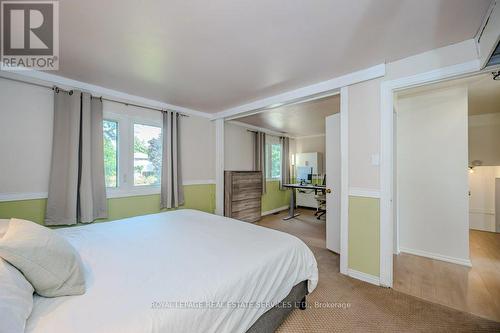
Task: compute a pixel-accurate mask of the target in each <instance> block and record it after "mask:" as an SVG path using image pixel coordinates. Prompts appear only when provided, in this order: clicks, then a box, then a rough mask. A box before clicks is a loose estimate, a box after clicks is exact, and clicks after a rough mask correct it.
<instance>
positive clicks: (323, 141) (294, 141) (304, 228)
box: [224, 93, 341, 254]
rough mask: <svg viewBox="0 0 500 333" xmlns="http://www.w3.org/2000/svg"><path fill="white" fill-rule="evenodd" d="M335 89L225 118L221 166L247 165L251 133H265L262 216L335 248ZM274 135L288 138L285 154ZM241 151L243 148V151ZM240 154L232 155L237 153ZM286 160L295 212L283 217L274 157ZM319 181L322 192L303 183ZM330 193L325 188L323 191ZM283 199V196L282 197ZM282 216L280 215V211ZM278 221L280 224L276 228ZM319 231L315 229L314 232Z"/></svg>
mask: <svg viewBox="0 0 500 333" xmlns="http://www.w3.org/2000/svg"><path fill="white" fill-rule="evenodd" d="M340 98H341V97H340V94H338V93H336V94H333V95H329V96H325V97H321V98H315V99H309V100H306V101H303V102H299V103H293V104H290V105H286V106H277V107H274V108H271V109H266V110H263V111H262V112H255V113H252V114H249V115H244V116H241V117H238V118H232V119H231V120H228V121H226V122H225V135H224V136H225V143H226V144H225V155H226V156H225V169H226V170H238V169H239V170H242V169H243V170H244V169H247V170H251V168H252V163H251V162H252V159H253V154H254V149H253V143H252V138H253V136H254V134H255V132H263V133H264V134H265V137H266V153H265V155H266V178H267V179H266V180H267V181H266V185H267V186H266V187H267V191H266V193H265V194H264V196H263V200H262V207H263V208H262V210H263V215H264V220H265V221H267V222H269V221H270V220H272V221H271V222H270V225H272V226H274V227H276V228H278V229H281V230H283V231H286V230H288V231H290V232H291V231H292V230H294V232H299V233H300V232H303V233H304V237H305V238H307V237H309V238H311V237H310V236H308V234H309V235H311V234H314V235H315V236H314V238H315V239H316V240H315V242H316V243H317V239H318V237H317V235H318V234H321V236H320V237H319V238H321V239H322V247H323V248H328V249H330V250H331V251H333V252H335V253H337V254H338V253H340V252H341V251H340V238H341V237H340V200H341V196H340V194H341V191H340V186H341V185H340V177H341V174H340V170H341V161H340V128H341V126H340V106H341V105H340V104H341V103H340ZM280 137H287V138H288V139H289V154H288V156H284V155H283V151H282V150H280ZM245 151H246V152H247V153H245ZM242 152H243V155H244V156H245V158H240V157H238V156H240V155H242ZM282 160H288V161H289V168H290V180H289V182H290V183H293V184H302V185H305V187H304V188H297V189H295V190H293V191H295V193H296V201H295V205H294V207H297V208H298V209H299V210H298V211H297V213H299V214H300V215H299V216H297V217H295V218H293V219H290V220H289V221H283V217H286V216H287V215H289V213H288V211H287V209H288V206H289V202H290V201H289V199H290V196H291V193H292V190H291V189H282V188H281V189H280V188H279V187H280V180H281V179H280V176H281V175H280V167H279V164H280V161H282ZM309 185H312V186H322V185H324V190H326V189H334V190H333V191H323V190H317V189H309V188H307V186H309ZM325 192H330V193H325ZM284 198H286V199H284ZM282 215H283V216H282ZM280 226H281V228H280ZM318 230H319V231H318Z"/></svg>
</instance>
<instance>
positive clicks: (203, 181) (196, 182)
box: [182, 179, 215, 186]
mask: <svg viewBox="0 0 500 333" xmlns="http://www.w3.org/2000/svg"><path fill="white" fill-rule="evenodd" d="M212 184H215V179H200V180H186V181H183V182H182V185H184V186H189V185H212Z"/></svg>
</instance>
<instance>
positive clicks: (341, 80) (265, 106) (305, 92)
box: [212, 64, 385, 275]
mask: <svg viewBox="0 0 500 333" xmlns="http://www.w3.org/2000/svg"><path fill="white" fill-rule="evenodd" d="M384 75H385V64H380V65H377V66H373V67H370V68H367V69H364V70H360V71H357V72H353V73H349V74H347V75H343V76H340V77H337V78H334V79H331V80H327V81H323V82H320V83H317V84H313V85H311V86H307V87H303V88H299V89H296V90H292V91H288V92H285V93H282V94H279V95H275V96H271V97H267V98H264V99H261V100H258V101H255V102H252V103H249V104H245V105H242V106H239V107H236V108H233V109H229V110H225V111H222V112H219V113H217V114H216V115H215V117H214V118H213V119H212V120H215V123H216V125H215V131H216V155H217V156H216V161H215V173H216V209H215V212H216V214H220V215H222V214H223V204H224V198H223V196H224V177H223V176H224V140H225V139H224V121H227V120H234V119H235V118H238V117H241V116H244V115H248V114H252V113H255V112H267V111H269V110H272V109H273V108H275V107H278V106H283V105H289V104H294V103H301V102H304V101H308V100H312V99H316V98H321V97H325V96H329V95H332V94H336V93H338V91H340V146H341V148H340V156H341V170H340V173H341V194H340V207H341V208H340V209H341V216H340V272H341V273H342V274H346V275H347V274H348V244H349V238H348V225H349V177H348V169H349V154H348V148H349V145H348V138H349V128H348V113H349V110H348V107H349V94H348V86H349V85H352V84H356V83H360V82H364V81H368V80H372V79H376V78H379V77H383V76H384Z"/></svg>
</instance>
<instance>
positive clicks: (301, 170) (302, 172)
mask: <svg viewBox="0 0 500 333" xmlns="http://www.w3.org/2000/svg"><path fill="white" fill-rule="evenodd" d="M297 181H299V182H306V183H310V182H311V181H312V168H311V167H297Z"/></svg>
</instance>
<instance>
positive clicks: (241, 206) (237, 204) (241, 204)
mask: <svg viewBox="0 0 500 333" xmlns="http://www.w3.org/2000/svg"><path fill="white" fill-rule="evenodd" d="M250 208H258V210H260V198H259V199H248V200H238V201H233V203H232V211H233V214H234V213H236V212H239V211H242V210H247V209H250Z"/></svg>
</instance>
